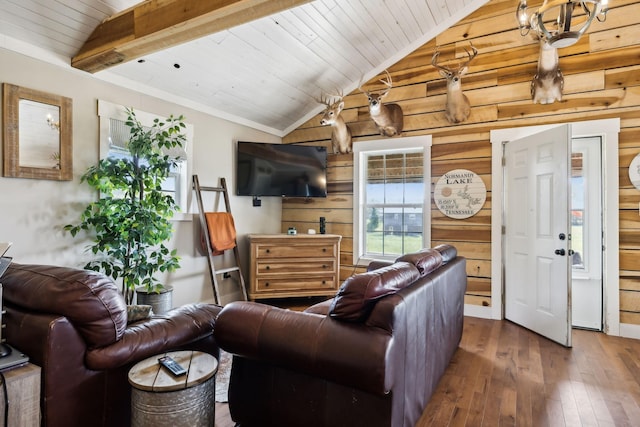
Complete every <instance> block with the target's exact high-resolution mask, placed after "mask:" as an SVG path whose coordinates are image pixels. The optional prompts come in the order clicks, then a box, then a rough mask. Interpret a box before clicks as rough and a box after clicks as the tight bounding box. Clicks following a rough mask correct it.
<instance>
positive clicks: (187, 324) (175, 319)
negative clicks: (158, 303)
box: [85, 303, 222, 370]
mask: <svg viewBox="0 0 640 427" xmlns="http://www.w3.org/2000/svg"><path fill="white" fill-rule="evenodd" d="M221 309H222V307H220V306H217V305H212V304H200V303H198V304H187V305H184V306H182V307H178V308H175V309H173V310H170V311H169V312H167V313H165V314H162V315H157V316H153V317H152V318H151V319H149V320H147V321H144V322H138V323H134V324H132V325H129V326H128V327H127V329H126V330H125V332H124V335H123V337H122V338H121V339H120V340H119V341H117V342H115V343H114V344H111V345H108V346H105V347H98V348H93V349H89V350H87V356H86V361H85V362H86V364H87V366H88V367H89V368H90V369H95V370H101V369H114V368H118V367H121V366H124V365H128V364H131V363H134V362H138V361H140V360H142V359H145V358H147V357H150V356H153V355H156V354H160V353H162V352H165V351H170V350H176V349H178V348H180V347H185V346H188V345H189V344H191V343H193V342H195V341H199V340H203V339H206V338H207V337H210V340H209V341H210V345H209V348H204V349H203V351H206V352H208V353H211V354H213V355H214V356H217V353H218V349H217V346H216V345H215V342H214V340H213V327H214V323H215V319H216V317H217V315H218V313H219V312H220V310H221ZM205 347H206V346H205ZM194 349H195V348H194Z"/></svg>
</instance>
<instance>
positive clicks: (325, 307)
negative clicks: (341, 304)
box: [304, 298, 333, 316]
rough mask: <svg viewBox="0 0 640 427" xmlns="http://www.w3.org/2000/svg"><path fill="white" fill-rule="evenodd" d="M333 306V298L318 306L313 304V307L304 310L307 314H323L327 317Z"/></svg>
mask: <svg viewBox="0 0 640 427" xmlns="http://www.w3.org/2000/svg"><path fill="white" fill-rule="evenodd" d="M331 304H333V298H331V299H328V300H326V301H322V302H319V303H317V304H313V305H312V306H311V307H307V309H305V310H304V312H305V313H313V314H322V315H324V316H326V315H327V314H329V309H330V308H331Z"/></svg>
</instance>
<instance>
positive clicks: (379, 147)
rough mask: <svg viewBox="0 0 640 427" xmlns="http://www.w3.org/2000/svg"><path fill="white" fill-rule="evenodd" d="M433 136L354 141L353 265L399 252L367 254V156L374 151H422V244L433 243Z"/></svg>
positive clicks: (388, 259) (387, 152)
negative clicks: (423, 180) (365, 164)
mask: <svg viewBox="0 0 640 427" xmlns="http://www.w3.org/2000/svg"><path fill="white" fill-rule="evenodd" d="M431 146H432V136H431V135H420V136H411V137H403V138H384V139H376V140H370V141H358V142H357V143H355V144H353V265H354V266H366V265H368V264H369V263H370V262H371V261H393V260H395V258H397V255H393V256H384V255H372V254H365V253H364V248H365V245H364V239H365V237H366V232H365V231H364V228H363V227H365V226H366V218H363V215H364V214H365V212H364V211H365V209H364V203H365V200H364V197H363V195H364V191H365V184H366V177H364V171H365V170H366V167H363V165H364V163H363V162H364V161H365V158H366V156H368V155H372V154H386V155H388V154H398V153H406V152H412V151H415V150H416V149H418V150H422V155H423V174H424V179H425V182H424V184H425V185H424V195H423V205H422V209H423V211H422V212H423V213H422V230H423V233H422V239H423V241H422V246H423V247H429V246H430V245H431Z"/></svg>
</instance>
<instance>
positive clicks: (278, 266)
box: [256, 258, 336, 275]
mask: <svg viewBox="0 0 640 427" xmlns="http://www.w3.org/2000/svg"><path fill="white" fill-rule="evenodd" d="M256 269H257V274H258V275H271V274H283V273H284V274H296V273H306V274H315V273H321V274H323V273H324V274H326V273H327V272H334V271H335V270H336V261H335V260H334V259H329V258H327V259H324V260H316V259H313V260H303V259H296V260H294V261H289V260H277V259H274V260H269V259H259V260H257V261H256Z"/></svg>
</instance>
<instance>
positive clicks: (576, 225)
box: [571, 153, 586, 270]
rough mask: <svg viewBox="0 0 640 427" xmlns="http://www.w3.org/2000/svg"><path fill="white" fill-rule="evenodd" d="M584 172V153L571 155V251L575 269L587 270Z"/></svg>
mask: <svg viewBox="0 0 640 427" xmlns="http://www.w3.org/2000/svg"><path fill="white" fill-rule="evenodd" d="M583 175H584V170H583V153H573V154H572V155H571V249H573V251H574V253H573V256H572V260H571V263H572V266H573V268H574V269H579V270H584V268H585V259H586V256H585V253H584V250H585V247H584V240H583V236H584V201H585V194H584V192H585V185H584V176H583Z"/></svg>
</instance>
